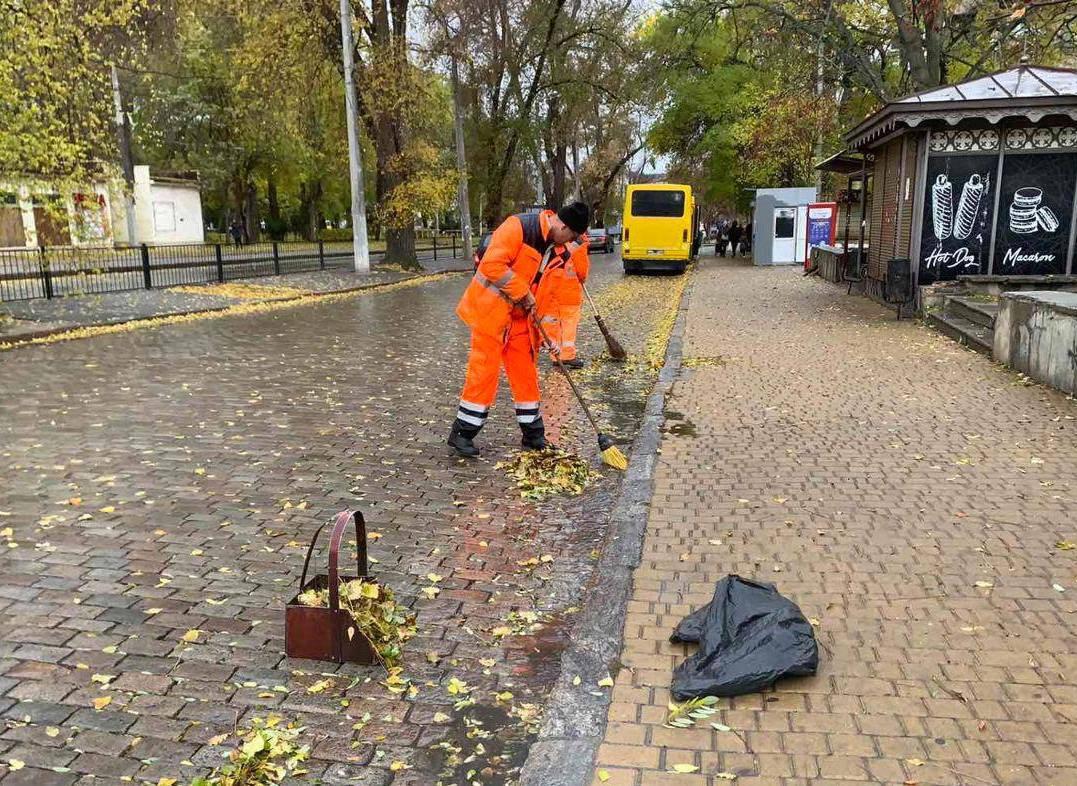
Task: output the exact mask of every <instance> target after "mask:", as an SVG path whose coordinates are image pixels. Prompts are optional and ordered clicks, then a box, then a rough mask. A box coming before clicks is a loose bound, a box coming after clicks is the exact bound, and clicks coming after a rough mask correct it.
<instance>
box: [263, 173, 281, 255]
mask: <svg viewBox="0 0 1077 786" xmlns="http://www.w3.org/2000/svg"><path fill="white" fill-rule="evenodd" d="M266 200H267V201H268V202H269V236H270V237H271V238H273V239H274V240H283V239H284V223H283V222H282V221H281V219H280V200H279V198H278V197H277V181H276V180H274V179H273V177H272V176H270V177H269V179H268V181H267V183H266Z"/></svg>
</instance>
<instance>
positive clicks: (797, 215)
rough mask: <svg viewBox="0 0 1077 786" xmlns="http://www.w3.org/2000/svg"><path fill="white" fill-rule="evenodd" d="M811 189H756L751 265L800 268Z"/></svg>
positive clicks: (813, 198)
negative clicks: (793, 266) (796, 266)
mask: <svg viewBox="0 0 1077 786" xmlns="http://www.w3.org/2000/svg"><path fill="white" fill-rule="evenodd" d="M815 198H816V193H815V188H813V187H806V188H760V189H756V192H755V206H754V208H753V214H752V261H753V262H754V263H755V264H757V265H798V264H803V263H804V259H805V254H806V253H807V237H808V205H810V204H811V203H813V202H815Z"/></svg>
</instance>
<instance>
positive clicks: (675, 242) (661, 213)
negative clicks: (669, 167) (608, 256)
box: [621, 183, 702, 273]
mask: <svg viewBox="0 0 1077 786" xmlns="http://www.w3.org/2000/svg"><path fill="white" fill-rule="evenodd" d="M622 221H623V224H622V230H621V261H622V263H623V264H624V269H625V273H641V272H643V271H645V270H668V271H673V272H676V273H683V272H684V269H685V268H686V267H687V266H688V262H689V261H690V260H692V259H695V256H696V253H697V252H698V250H699V241H700V240H701V239H702V238H701V237H700V236H699V216H698V211H697V210H696V203H695V199H693V198H692V187H691V186H684V185H677V184H675V183H646V184H637V185H630V186H629V187H628V190H627V191H626V192H625V208H624V214H623V218H622Z"/></svg>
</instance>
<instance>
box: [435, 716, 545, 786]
mask: <svg viewBox="0 0 1077 786" xmlns="http://www.w3.org/2000/svg"><path fill="white" fill-rule="evenodd" d="M458 721H459V722H457V723H454V724H453V725H452V726H449V727H446V728H445V733H444V734H443V735H442V736H441V738H440V739H439V741H438V742H437V743H435V744H434V745H433V746H431V748H430V752H431V754H432V756H433V764H434V766H433V768H432V770H433V771H434V772H436V773H437V775H438V780H437V782H438V783H446V784H451V783H461V784H463V783H474V782H480V783H482V784H483V786H505V784H509V783H514V782H515V780H516V777H517V776H518V775H519V772H520V768H521V767H523V765H524V762H525V761H526V760H527V752H528V750H529V749H530V747H531V744H532V743H533V742H534V741H535V738H536V737H537V736H538V735H537V730H533V731H528V730H527V728H526V727H525V725H524V724H522V723H521V722H520V720H519V719H518V718H516V717H513V716H512V715H510V714H509V712H508V710H506V709H502V708H501V707H494V706H490V705H486V704H476V705H475V706H473V707H470V708H468V709H467V710H466V711H465V714H464V715H463V717H458ZM532 729H535V727H532Z"/></svg>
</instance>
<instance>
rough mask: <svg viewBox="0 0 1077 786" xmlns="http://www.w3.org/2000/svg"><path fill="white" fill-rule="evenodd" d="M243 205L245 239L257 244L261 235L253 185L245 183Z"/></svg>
mask: <svg viewBox="0 0 1077 786" xmlns="http://www.w3.org/2000/svg"><path fill="white" fill-rule="evenodd" d="M244 203H245V205H244V206H245V209H246V214H247V239H248V242H251V243H257V242H258V238H259V236H260V235H261V226H260V223H259V221H258V192H257V191H256V190H255V188H254V183H247V192H246V194H245V199H244Z"/></svg>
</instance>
